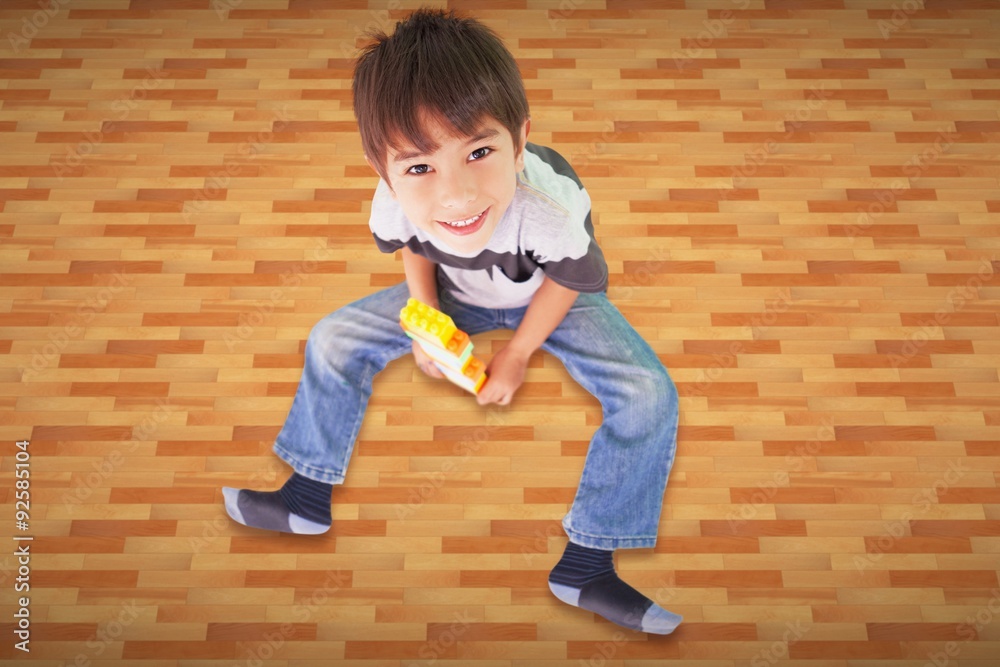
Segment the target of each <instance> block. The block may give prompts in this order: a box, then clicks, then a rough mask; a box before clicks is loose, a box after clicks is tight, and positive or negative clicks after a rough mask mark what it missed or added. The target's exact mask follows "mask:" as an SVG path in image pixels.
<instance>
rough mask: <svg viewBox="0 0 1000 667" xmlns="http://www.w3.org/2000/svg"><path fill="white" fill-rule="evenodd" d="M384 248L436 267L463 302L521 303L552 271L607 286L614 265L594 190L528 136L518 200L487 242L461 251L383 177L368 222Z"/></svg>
mask: <svg viewBox="0 0 1000 667" xmlns="http://www.w3.org/2000/svg"><path fill="white" fill-rule="evenodd" d="M368 225H369V227H370V229H371V231H372V235H373V236H374V237H375V243H376V244H377V245H378V248H379V250H381V251H382V252H387V253H388V252H395V251H396V250H399V249H400V248H402V247H404V246H406V247H408V248H409V249H410V250H411V251H413V252H414V253H416V254H418V255H422V256H424V257H426V258H427V259H429V260H430V261H432V262H435V263H436V264H437V265H438V280H439V281H440V283H441V285H442V287H444V288H445V289H447V290H448V291H450V292H451V293H452V294H454V296H455V298H457V299H458V300H460V301H463V302H464V303H468V304H471V305H474V306H480V307H483V308H519V307H521V306H526V305H528V304H529V303H530V302H531V297H532V296H533V295H534V293H535V291H536V290H537V289H538V288H539V287H540V286H541V284H542V280H543V279H544V277H545V276H548V277H549V278H550V279H552V280H553V281H555V282H557V283H559V284H560V285H562V286H564V287H568V288H570V289H573V290H576V291H578V292H603V291H604V290H605V289H607V285H608V266H607V264H606V263H605V261H604V254H603V253H602V252H601V249H600V248H599V247H598V245H597V241H596V240H595V238H594V226H593V223H592V222H591V219H590V195H588V194H587V191H586V189H584V187H583V184H582V183H581V182H580V179H579V178H578V177H577V175H576V173H575V172H574V171H573V169H572V167H570V166H569V163H568V162H566V160H565V159H564V158H563V157H562V156H561V155H559V154H558V153H556V152H555V151H554V150H552V149H550V148H546V147H544V146H538V145H535V144H532V143H530V142H528V143H527V144H526V145H525V153H524V170H523V171H522V172H521V173H519V174H518V176H517V188H516V190H515V192H514V199H513V200H512V201H511V203H510V207H508V209H507V211H506V212H505V213H504V215H503V217H502V218H501V219H500V221H499V222H498V223H497V227H496V229H495V230H494V232H493V236H492V237H490V240H489V242H488V243H487V244H486V247H485V248H483V249H482V250H480V251H478V252H476V253H475V254H462V253H459V252H456V251H455V250H454V249H452V248H448V247H447V246H445V245H444V243H443V242H442V241H439V240H438V239H436V238H434V237H432V236H430V235H429V234H427V233H426V232H424V231H422V230H420V229H418V228H417V227H416V226H415V225H413V224H412V223H411V222H410V221H409V220H408V219H407V217H406V216H405V215H404V214H403V210H402V208H401V207H400V206H399V203H398V202H397V201H396V200H395V199H393V198H392V196H391V195H390V193H389V187H388V185H386V183H385V181H382V180H379V183H378V187H377V188H376V189H375V197H374V199H373V200H372V213H371V219H370V220H369V223H368Z"/></svg>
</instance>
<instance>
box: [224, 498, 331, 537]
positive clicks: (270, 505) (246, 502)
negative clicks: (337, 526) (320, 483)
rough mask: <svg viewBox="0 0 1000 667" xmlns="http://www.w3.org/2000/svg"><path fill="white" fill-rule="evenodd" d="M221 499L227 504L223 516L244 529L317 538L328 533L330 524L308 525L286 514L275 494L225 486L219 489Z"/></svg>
mask: <svg viewBox="0 0 1000 667" xmlns="http://www.w3.org/2000/svg"><path fill="white" fill-rule="evenodd" d="M222 495H223V497H224V498H225V500H226V513H227V514H229V516H230V517H232V519H233V520H234V521H236V522H237V523H241V524H243V525H244V526H250V527H252V528H263V529H264V530H277V531H281V532H282V533H298V534H300V535H319V534H320V533H325V532H326V531H328V530H329V529H330V524H322V523H317V522H315V521H310V520H309V519H306V518H305V517H302V516H299V515H298V514H295V513H294V512H292V511H291V510H289V509H288V506H287V505H286V504H285V502H284V501H283V500H282V499H281V496H280V495H279V494H278V492H277V491H251V490H249V489H234V488H232V487H228V486H226V487H223V488H222Z"/></svg>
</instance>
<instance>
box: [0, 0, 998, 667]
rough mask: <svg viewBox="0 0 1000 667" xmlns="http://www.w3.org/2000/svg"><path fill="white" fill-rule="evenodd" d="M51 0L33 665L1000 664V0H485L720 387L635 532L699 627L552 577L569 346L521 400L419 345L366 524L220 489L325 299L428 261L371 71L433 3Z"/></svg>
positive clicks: (5, 88) (6, 570)
mask: <svg viewBox="0 0 1000 667" xmlns="http://www.w3.org/2000/svg"><path fill="white" fill-rule="evenodd" d="M41 2H42V4H43V5H46V7H47V9H41V8H40V6H39V4H38V3H37V2H36V1H35V0H30V1H29V0H3V2H2V6H0V37H2V40H0V48H2V49H3V53H2V54H0V142H2V144H0V145H2V148H0V198H2V201H0V242H2V249H0V261H2V270H0V284H2V285H3V287H2V289H3V292H2V295H0V351H2V352H3V353H4V354H3V356H2V357H0V383H2V384H0V387H2V396H0V404H2V406H3V411H2V412H0V442H2V452H3V463H2V473H0V478H2V480H3V492H2V494H0V497H3V498H4V501H5V511H4V514H3V518H2V523H3V531H2V534H4V535H8V534H9V535H11V536H12V537H32V538H33V540H30V541H29V540H23V541H17V542H15V541H14V540H10V541H9V542H8V545H13V546H9V547H8V548H9V550H10V553H8V552H7V551H5V552H4V553H7V555H6V556H4V557H3V560H2V563H3V568H2V569H3V572H2V574H0V576H2V592H0V607H2V612H3V617H2V621H0V630H2V632H0V636H2V637H3V645H2V646H0V658H2V659H3V660H4V661H5V662H6V663H8V664H33V665H34V664H37V665H64V664H65V665H81V666H82V665H94V666H100V665H112V664H114V665H118V664H124V665H130V666H145V667H167V666H171V665H184V666H189V667H196V666H200V665H209V664H211V665H216V664H228V665H246V666H248V667H252V666H255V665H261V664H267V665H279V666H284V665H287V666H289V667H292V666H302V665H321V664H322V665H325V664H331V663H335V664H338V665H357V666H365V667H383V666H385V667H388V666H396V665H421V666H424V667H429V666H430V665H463V666H472V667H501V666H504V667H506V666H508V665H511V666H520V667H530V666H534V665H539V666H546V665H581V666H583V665H587V666H592V667H602V666H614V665H632V666H635V667H640V666H644V667H645V666H651V665H663V664H676V665H684V666H693V667H748V666H749V667H760V666H762V665H771V664H779V663H780V664H787V665H799V666H803V667H805V666H809V667H848V666H850V667H872V666H874V665H888V666H890V667H891V666H899V667H901V666H904V665H905V666H907V667H909V666H913V667H921V666H925V665H936V666H937V667H942V666H943V665H947V666H949V667H956V666H957V667H972V666H976V667H987V666H995V665H1000V622H998V621H997V617H998V616H1000V582H998V571H1000V488H998V481H1000V382H998V370H997V369H998V366H1000V322H998V318H1000V276H998V269H1000V260H998V254H1000V184H998V177H1000V149H998V142H1000V115H998V110H1000V2H997V1H990V0H871V1H869V0H812V1H810V0H800V1H797V2H793V1H792V0H688V1H687V2H683V1H681V0H674V1H664V2H652V1H648V2H646V1H642V0H622V1H620V2H619V1H615V0H606V2H601V1H599V0H598V1H594V0H559V1H558V2H557V0H544V1H543V0H505V1H504V2H497V3H492V4H493V5H494V6H495V7H497V8H496V9H477V10H475V11H474V15H475V16H477V17H479V18H481V19H482V20H483V21H484V22H485V23H487V24H488V25H490V26H491V27H493V28H495V29H496V30H497V32H498V33H499V34H500V35H501V36H502V37H503V38H504V39H505V40H506V43H507V44H508V46H509V48H510V49H511V50H512V52H513V53H514V54H515V56H516V57H517V58H518V60H519V63H520V66H521V69H522V73H523V76H524V78H525V83H526V86H527V88H528V95H529V100H530V104H531V113H532V127H531V135H530V139H531V140H533V141H535V142H537V143H540V144H543V145H548V146H551V147H553V148H555V149H556V150H558V151H559V152H560V153H562V154H563V155H565V156H566V157H567V158H568V159H569V160H570V162H571V163H572V164H573V165H574V166H575V167H576V169H577V171H578V172H579V174H580V175H581V177H582V178H583V180H584V182H585V184H586V186H587V188H588V190H589V192H590V194H591V196H592V198H593V203H594V221H595V223H596V232H597V236H598V239H599V241H600V243H601V245H602V246H603V249H604V252H605V254H606V256H607V258H608V261H609V265H610V268H611V272H612V275H611V287H610V288H609V296H610V297H611V298H612V300H613V301H614V302H615V303H616V304H617V305H618V306H619V307H620V308H621V309H622V311H623V312H624V313H625V315H626V316H627V317H628V319H629V320H630V321H631V322H632V323H633V324H634V325H635V327H636V328H637V329H638V330H639V331H640V332H641V333H642V334H643V336H644V337H645V338H646V339H648V340H649V341H650V342H651V344H652V345H653V346H654V347H655V349H656V351H657V352H658V354H659V355H660V358H661V359H662V360H663V362H664V364H665V365H666V366H667V367H668V368H669V369H670V371H671V374H672V376H673V378H674V379H675V381H676V383H677V385H678V388H679V390H680V392H681V394H682V399H681V415H680V424H681V425H680V431H679V444H678V455H677V460H676V463H675V467H674V471H673V473H672V475H671V477H670V482H669V485H668V491H667V495H666V499H665V506H664V511H663V515H662V522H661V524H660V538H659V542H658V544H657V546H656V548H655V549H653V550H638V551H629V552H622V553H620V554H619V555H618V559H617V563H618V568H619V570H620V571H621V572H622V573H623V577H624V578H625V579H626V580H628V581H629V582H630V583H632V584H633V585H635V586H636V587H637V588H639V589H641V590H643V591H644V592H646V593H647V594H648V595H650V596H651V597H654V598H655V599H656V601H657V602H659V603H660V604H662V605H663V606H666V607H668V608H670V609H672V610H674V611H676V612H679V613H681V614H683V615H684V617H685V622H684V624H683V625H682V626H681V628H680V629H678V631H677V632H676V633H674V635H672V636H669V637H651V636H645V635H642V634H638V633H633V632H629V631H624V630H619V629H618V628H617V627H616V626H613V625H611V624H609V623H607V622H605V621H603V620H601V619H598V618H595V616H594V615H593V614H591V613H589V612H584V611H581V610H578V609H574V608H571V607H568V606H565V605H563V604H561V603H559V602H558V601H557V600H556V599H555V598H554V597H552V595H551V594H550V593H549V592H548V590H547V587H546V583H545V582H546V577H547V573H548V570H549V569H550V568H551V567H552V565H553V564H554V563H555V560H556V559H557V558H558V555H559V554H560V553H561V551H562V548H563V546H564V544H565V535H564V534H563V532H562V530H561V527H560V520H561V518H562V516H563V515H564V513H565V511H566V509H567V507H568V504H569V502H570V501H571V499H572V495H573V493H574V490H575V487H576V483H577V480H578V477H579V474H580V471H581V470H582V467H583V457H584V454H585V452H586V448H587V442H588V440H589V438H590V436H591V434H592V433H593V431H594V429H595V428H596V427H597V425H598V424H599V423H600V420H601V409H600V406H599V404H598V403H597V402H596V401H595V400H594V399H593V398H591V397H590V396H589V395H587V394H586V393H585V392H584V391H583V390H582V389H581V388H580V387H579V386H577V385H576V384H575V383H574V382H573V381H572V380H571V379H570V378H569V376H568V374H567V373H566V371H565V370H564V369H563V368H562V367H561V365H560V364H559V363H558V362H556V360H555V359H554V358H552V357H550V356H547V355H544V354H538V355H537V356H535V357H534V358H533V360H532V365H531V368H530V370H529V374H528V378H527V382H526V384H525V385H524V386H523V387H522V389H521V390H520V393H519V394H518V395H517V398H516V399H515V402H514V404H513V405H512V406H510V407H509V408H506V409H498V408H495V407H494V408H493V409H488V410H487V409H481V408H479V407H477V406H476V404H475V402H474V401H473V400H472V399H471V397H469V396H468V395H467V394H465V393H464V392H463V391H462V390H460V389H458V388H456V387H454V386H452V385H450V384H448V383H444V382H439V381H433V380H430V379H428V378H426V377H424V376H423V375H422V374H420V373H419V371H417V370H416V369H415V366H414V364H413V362H412V360H411V359H403V360H400V361H398V362H395V363H393V364H392V365H391V366H390V367H389V368H388V369H387V370H386V371H385V372H384V373H383V374H382V375H380V376H379V377H378V379H377V381H376V385H375V394H374V397H373V399H372V402H371V405H370V410H369V412H368V414H367V416H366V418H365V422H364V425H363V429H362V432H361V436H360V441H359V442H358V446H357V448H356V451H355V455H354V459H353V463H352V466H351V469H350V473H349V476H348V479H347V483H346V484H345V485H344V486H342V487H338V488H337V489H336V491H335V493H334V497H333V512H334V517H335V521H334V527H333V529H332V531H331V533H330V534H329V535H324V536H320V537H303V536H279V535H278V534H268V533H263V532H260V531H255V530H252V529H247V528H244V527H243V526H240V525H236V524H234V523H233V522H232V521H230V520H229V519H228V517H227V516H226V515H225V513H224V511H223V506H222V496H221V491H220V488H221V487H222V486H226V485H234V486H250V487H253V488H258V489H273V488H276V487H277V486H279V485H280V484H281V483H282V482H283V480H284V479H285V478H286V477H287V475H288V474H289V469H288V468H287V467H286V466H285V465H284V464H283V463H281V462H280V461H279V460H278V459H277V458H276V457H275V456H274V455H273V454H272V453H271V450H270V448H271V443H272V441H273V438H274V436H275V434H276V433H277V432H278V430H279V428H280V426H281V424H282V423H283V420H284V418H285V415H286V414H287V411H288V408H289V406H290V404H291V400H292V396H293V394H294V391H295V388H296V386H297V382H298V379H299V376H300V374H301V370H302V363H303V357H302V350H303V344H304V340H305V338H306V336H307V335H308V332H309V330H310V328H311V326H312V325H313V324H314V323H315V322H316V321H317V320H318V319H319V318H321V317H322V316H323V315H325V314H326V313H328V312H330V311H331V310H334V309H336V308H338V307H340V306H342V305H343V304H345V303H347V302H349V301H351V300H354V299H356V298H358V297H361V296H364V295H367V294H370V293H372V292H374V291H375V290H377V289H379V288H382V287H385V286H387V285H391V284H394V283H396V282H398V281H400V280H402V276H403V273H402V265H401V262H400V259H399V257H395V256H391V255H382V254H380V253H379V252H378V250H377V249H376V248H375V246H374V244H373V242H372V239H371V236H370V234H369V231H368V227H367V221H368V212H369V201H370V198H371V196H372V194H373V191H374V187H375V184H376V179H375V177H374V175H373V173H372V172H371V171H370V170H369V168H368V167H367V166H366V165H365V163H364V160H363V157H362V153H361V148H360V140H359V138H358V135H357V131H356V125H355V122H354V117H353V114H352V111H351V95H350V77H351V66H352V63H351V59H352V57H353V56H354V54H355V51H356V47H357V46H359V45H360V44H362V43H363V38H361V37H360V36H361V35H362V33H364V31H366V30H368V29H371V28H377V27H384V28H386V29H388V30H390V31H391V29H392V26H393V25H394V24H395V21H396V20H397V19H399V18H401V17H402V16H405V15H406V14H407V13H408V11H409V10H410V9H413V8H415V7H416V6H417V5H416V3H411V2H410V1H409V0H407V1H406V2H405V3H400V2H396V1H393V2H391V3H380V2H375V1H374V0H372V1H371V2H364V1H357V0H354V1H352V2H336V1H335V0H331V1H330V2H320V1H319V0H177V1H168V0H132V1H131V2H129V0H41ZM46 2H47V4H46ZM473 4H487V3H467V2H464V1H456V2H452V3H450V6H454V7H456V8H458V9H462V10H465V9H467V8H471V7H472V5H473ZM334 5H336V6H337V7H339V9H336V10H326V11H324V10H321V9H320V8H322V7H330V6H334ZM403 5H405V7H404V6H403ZM387 9H390V11H386V10H387ZM509 336H510V333H509V332H495V333H490V334H486V335H483V336H478V337H476V339H475V342H476V343H477V354H480V355H481V356H483V357H484V358H487V359H488V358H489V357H490V356H491V355H492V354H493V353H494V352H496V350H498V349H499V347H500V346H502V345H503V344H504V342H505V340H507V339H508V338H509ZM18 441H30V444H29V445H27V446H26V447H25V449H26V451H27V453H26V454H21V456H20V458H21V459H27V460H26V461H22V462H23V463H27V464H28V465H27V466H25V467H22V468H21V469H22V470H23V469H27V470H29V472H30V478H29V480H30V488H29V489H27V490H28V492H29V494H30V503H31V504H30V509H29V512H28V517H27V521H28V526H27V530H19V529H17V527H16V524H15V514H14V511H15V508H14V503H15V491H16V489H15V478H14V475H15V463H16V462H17V460H18V459H17V453H18V448H17V446H16V443H17V442H18ZM22 486H24V485H22ZM7 506H9V508H8V507H7ZM18 547H21V548H28V549H29V553H30V556H29V557H24V558H23V559H22V561H27V562H28V565H27V566H25V569H24V570H22V571H21V572H20V573H19V571H18V568H19V566H20V565H23V563H19V562H18V556H15V555H13V553H12V552H13V551H14V550H15V549H17V548H18ZM18 579H21V580H22V582H24V583H28V584H30V591H29V592H18V590H17V586H18ZM26 595H27V596H30V600H29V601H28V607H27V608H28V610H29V611H28V613H29V614H30V620H29V623H30V644H29V645H28V646H29V647H30V649H31V652H30V654H26V653H23V652H21V651H19V650H17V649H16V648H15V647H14V644H15V642H16V641H18V638H17V636H16V635H15V634H14V630H16V629H17V626H16V625H15V624H14V623H12V620H16V619H14V617H13V614H15V613H17V612H18V611H19V609H20V608H21V604H19V601H18V598H19V597H24V596H26ZM29 658H30V660H29Z"/></svg>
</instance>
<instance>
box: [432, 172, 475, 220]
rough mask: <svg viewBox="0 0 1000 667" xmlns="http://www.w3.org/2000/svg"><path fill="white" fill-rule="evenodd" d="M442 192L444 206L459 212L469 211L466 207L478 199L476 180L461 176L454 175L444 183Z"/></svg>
mask: <svg viewBox="0 0 1000 667" xmlns="http://www.w3.org/2000/svg"><path fill="white" fill-rule="evenodd" d="M440 194H441V200H440V201H441V205H442V206H444V207H445V208H447V209H451V210H453V211H456V212H458V213H468V212H469V211H467V210H466V208H467V207H468V205H469V203H470V202H473V201H475V199H476V184H475V180H474V179H472V178H468V177H461V176H455V177H452V178H450V179H448V182H447V183H446V184H444V186H443V187H442V189H441V193H440Z"/></svg>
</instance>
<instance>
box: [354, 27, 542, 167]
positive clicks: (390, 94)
mask: <svg viewBox="0 0 1000 667" xmlns="http://www.w3.org/2000/svg"><path fill="white" fill-rule="evenodd" d="M369 36H370V37H372V38H373V39H374V40H375V42H374V43H372V44H369V45H368V46H366V47H365V48H364V49H363V50H362V52H361V55H360V56H359V57H358V59H357V62H356V64H355V68H354V84H353V92H354V115H355V117H356V118H357V120H358V129H359V130H360V132H361V145H362V147H363V148H364V151H365V155H366V156H367V157H368V159H370V160H371V161H372V163H373V164H374V165H375V169H376V171H378V174H379V176H381V177H382V178H383V179H384V180H385V181H386V183H389V179H388V178H387V176H386V160H387V153H388V150H387V149H388V148H389V147H391V148H392V149H393V150H399V149H400V148H401V147H402V145H403V142H408V143H409V144H411V145H413V146H414V147H416V148H417V149H418V150H420V151H421V152H427V153H430V152H433V151H435V150H437V149H438V148H439V147H438V146H437V145H436V144H435V143H434V142H433V141H432V140H431V139H430V137H428V136H427V135H426V134H425V132H424V128H423V127H422V126H421V123H420V113H421V112H427V113H429V114H430V115H431V116H432V117H435V118H437V119H439V120H440V121H441V122H442V123H443V124H444V125H445V126H446V127H447V126H449V125H450V126H451V127H452V128H453V129H454V130H455V134H456V136H466V137H467V136H471V135H472V134H474V133H475V131H476V130H477V129H479V126H480V124H481V123H482V118H483V116H484V115H486V114H488V115H490V116H492V117H493V118H495V119H496V120H497V122H499V123H501V124H502V125H503V126H504V127H506V128H507V130H508V131H510V134H511V136H512V137H513V138H514V151H515V153H517V152H518V151H520V150H521V148H523V147H522V146H519V145H518V144H519V143H520V132H521V126H522V125H523V124H524V121H526V120H527V119H528V99H527V96H526V95H525V93H524V83H523V82H522V81H521V74H520V72H519V71H518V69H517V63H515V62H514V57H513V56H512V55H511V54H510V52H509V51H508V50H507V49H506V47H504V45H503V42H502V41H501V39H500V37H498V36H497V34H496V33H495V32H493V31H492V30H490V29H489V28H488V27H486V26H485V25H483V24H481V23H479V22H478V21H476V20H475V19H471V18H460V17H456V16H455V13H454V11H450V12H448V13H445V11H444V10H439V9H429V8H421V9H418V10H416V11H415V12H413V13H412V14H410V16H408V17H407V18H406V19H405V20H403V21H400V22H399V23H397V24H396V31H395V32H394V33H393V35H392V36H391V37H389V36H387V35H386V34H385V33H384V32H381V31H377V32H375V33H369Z"/></svg>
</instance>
